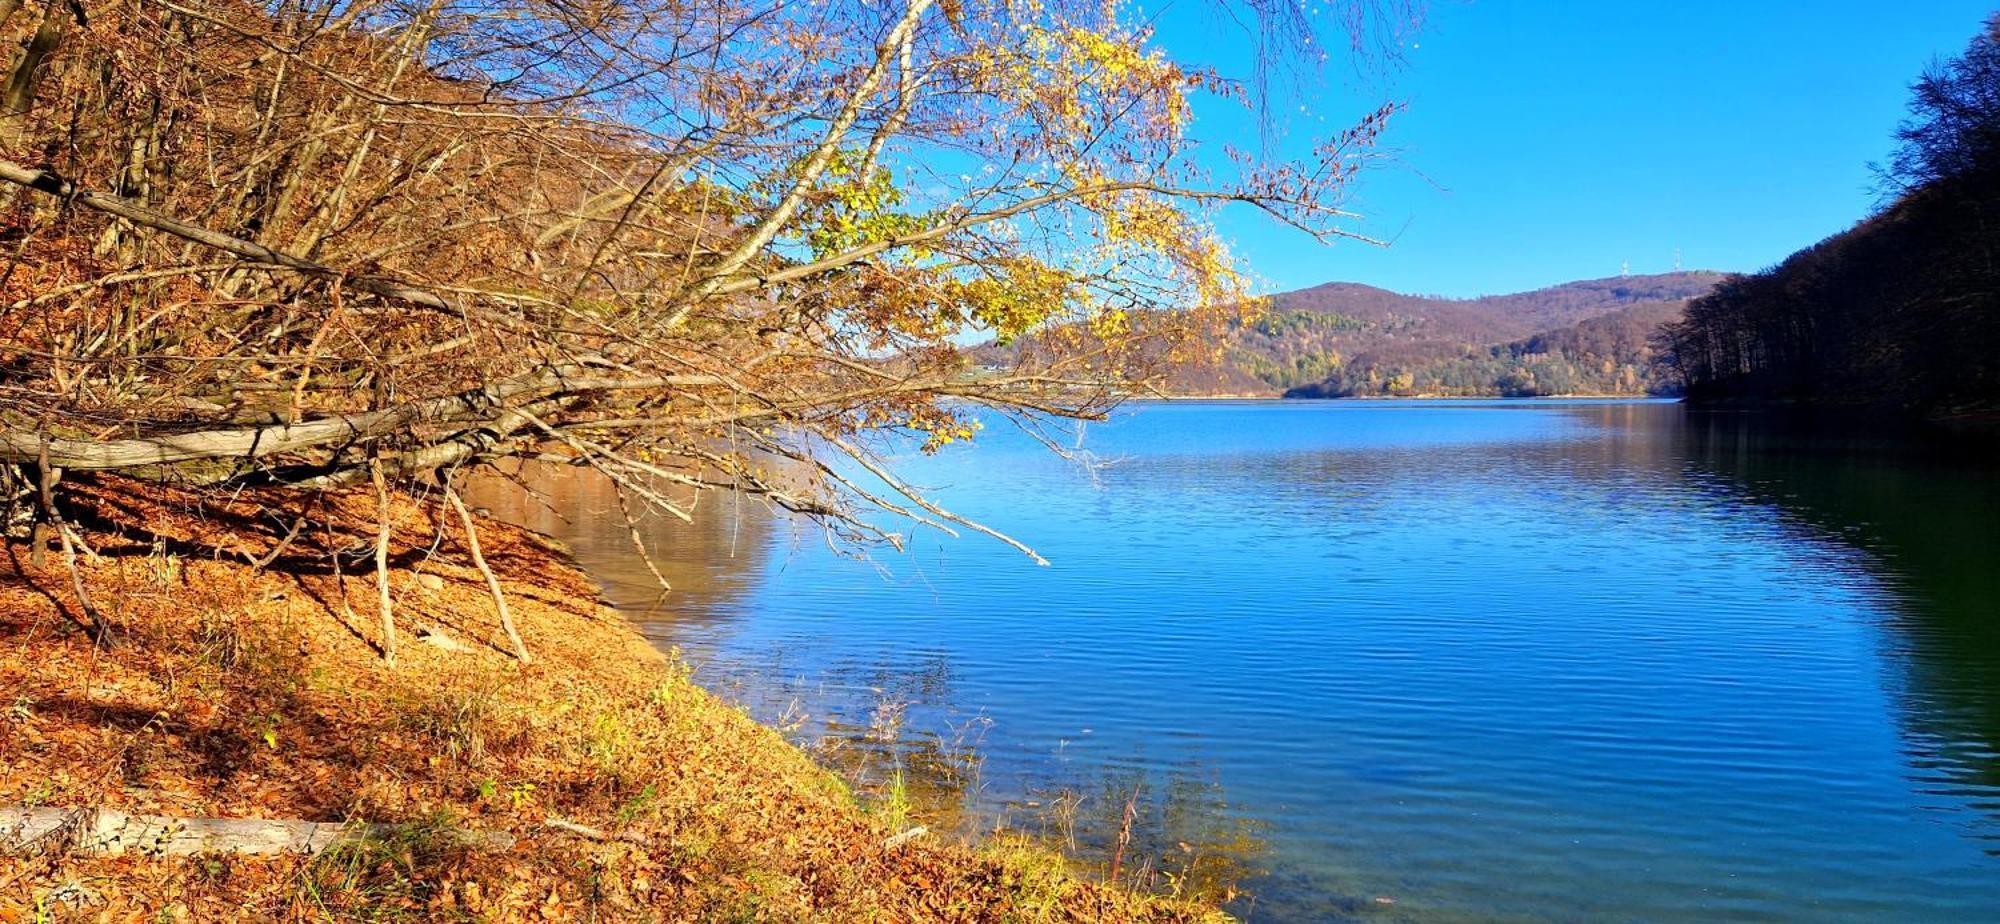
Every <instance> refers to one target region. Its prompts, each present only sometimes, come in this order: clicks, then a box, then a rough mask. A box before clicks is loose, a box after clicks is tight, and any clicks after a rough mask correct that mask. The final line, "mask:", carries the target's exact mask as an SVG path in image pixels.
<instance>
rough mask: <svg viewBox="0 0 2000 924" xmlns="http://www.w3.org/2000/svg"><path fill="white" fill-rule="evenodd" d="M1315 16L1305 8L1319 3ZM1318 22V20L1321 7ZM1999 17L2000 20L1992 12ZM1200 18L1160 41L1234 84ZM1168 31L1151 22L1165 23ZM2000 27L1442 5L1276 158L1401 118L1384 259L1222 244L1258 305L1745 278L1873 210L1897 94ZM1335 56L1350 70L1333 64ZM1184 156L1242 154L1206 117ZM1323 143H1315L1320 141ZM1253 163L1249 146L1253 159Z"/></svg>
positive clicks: (1949, 6) (1254, 232)
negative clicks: (1200, 138)
mask: <svg viewBox="0 0 2000 924" xmlns="http://www.w3.org/2000/svg"><path fill="white" fill-rule="evenodd" d="M1308 2H1313V0H1308ZM1321 2H1324V0H1321ZM1988 2H1989V3H1991V2H1994V0H1988ZM1188 3H1190V0H1177V2H1176V3H1175V4H1174V5H1173V6H1165V5H1163V4H1161V3H1159V2H1158V0H1155V2H1154V3H1151V4H1149V6H1150V7H1151V8H1153V9H1163V12H1164V16H1163V18H1162V20H1161V27H1160V28H1161V31H1160V33H1159V36H1158V38H1159V41H1160V42H1161V43H1162V44H1164V45H1165V46H1166V47H1167V48H1168V49H1169V50H1170V51H1172V52H1173V53H1174V54H1176V55H1177V56H1187V57H1194V58H1196V59H1197V60H1199V59H1201V57H1202V56H1203V55H1207V56H1210V60H1211V61H1214V62H1215V63H1218V64H1220V65H1223V66H1225V67H1228V68H1230V69H1240V65H1241V64H1242V60H1241V58H1240V57H1237V58H1233V59H1232V58H1227V57H1224V58H1217V57H1215V56H1216V55H1236V54H1240V53H1241V49H1240V48H1238V49H1234V50H1228V51H1225V50H1223V49H1227V48H1228V47H1229V46H1230V45H1232V44H1241V43H1231V42H1223V41H1218V38H1217V37H1218V31H1217V30H1219V29H1220V30H1222V31H1224V32H1226V31H1227V29H1226V28H1225V27H1223V26H1221V25H1220V24H1218V23H1217V22H1215V21H1214V19H1213V17H1212V16H1211V15H1209V14H1205V13H1200V14H1198V13H1194V12H1192V11H1191V10H1190V8H1189V7H1182V6H1180V4H1188ZM1163 7H1164V8H1163ZM1992 9H1993V7H1991V6H1987V5H1985V4H1982V3H1979V2H1967V0H1920V2H1907V3H1894V4H1884V3H1880V2H1873V3H1863V2H1855V0H1830V2H1820V3H1806V2H1797V0H1739V2H1719V0H1681V2H1666V0H1661V2H1631V3H1624V2H1608V0H1605V2H1581V0H1513V2H1505V0H1436V2H1434V3H1433V4H1432V5H1431V6H1430V9H1429V13H1428V19H1427V21H1426V23H1425V25H1424V27H1423V29H1422V31H1421V32H1418V33H1416V34H1414V35H1413V36H1411V41H1410V43H1409V44H1410V46H1411V47H1408V48H1407V49H1406V50H1405V53H1404V60H1403V62H1402V64H1401V65H1400V66H1398V67H1394V68H1390V69H1383V68H1380V67H1377V68H1374V69H1373V70H1369V71H1362V72H1357V71H1356V70H1355V69H1354V68H1353V67H1352V66H1351V65H1350V64H1348V63H1347V62H1345V61H1342V60H1341V56H1339V55H1336V57H1335V59H1334V60H1333V61H1332V63H1331V64H1330V66H1329V67H1328V69H1327V70H1326V71H1325V76H1326V77H1327V79H1328V83H1329V84H1330V86H1328V87H1326V88H1325V89H1324V90H1322V91H1319V92H1318V98H1317V99H1315V100H1306V101H1304V102H1306V103H1307V104H1308V107H1309V110H1310V111H1309V112H1306V113H1299V112H1297V107H1298V105H1299V103H1300V102H1301V101H1299V100H1293V101H1292V103H1291V108H1290V112H1291V114H1292V116H1293V124H1292V127H1291V128H1290V129H1288V133H1287V137H1286V138H1284V139H1282V140H1281V141H1280V142H1279V144H1280V146H1281V148H1283V147H1295V146H1303V145H1304V144H1306V143H1307V142H1308V140H1309V137H1310V136H1311V135H1313V134H1315V133H1320V132H1324V131H1326V130H1328V129H1331V128H1336V127H1339V126H1342V125H1345V124H1347V123H1348V122H1350V121H1352V119H1353V118H1354V117H1355V116H1357V115H1358V114H1359V113H1361V112H1363V111H1365V110H1366V109H1367V108H1368V104H1370V103H1373V102H1379V101H1382V100H1384V99H1397V100H1402V101H1404V102H1406V103H1407V104H1408V106H1409V110H1408V112H1406V113H1405V114H1403V116H1402V117H1401V118H1400V119H1399V120H1398V121H1397V122H1395V123H1394V124H1393V125H1392V126H1391V130H1390V133H1389V137H1388V139H1387V147H1388V148H1390V149H1391V150H1392V153H1393V155H1394V159H1393V161H1390V162H1385V163H1382V164H1380V165H1379V166H1377V167H1376V168H1375V169H1374V170H1373V171H1372V172H1371V173H1368V174H1365V175H1364V177H1363V179H1362V180H1361V182H1360V184H1359V187H1358V188H1357V189H1356V190H1355V193H1354V196H1353V198H1352V200H1351V205H1352V207H1353V208H1355V209H1356V210H1357V211H1361V212H1364V213H1366V215H1367V216H1368V220H1367V221H1365V222H1363V223H1360V224H1357V225H1356V226H1355V230H1357V231H1360V232H1363V233H1367V234H1369V235H1371V236H1376V237H1385V238H1393V239H1394V244H1393V246H1391V247H1390V248H1388V249H1386V250H1384V249H1378V248H1374V247H1370V246H1367V245H1360V244H1345V243H1343V244H1338V245H1335V246H1333V247H1325V246H1322V245H1319V244H1317V243H1316V242H1314V241H1312V240H1311V239H1310V238H1307V237H1305V236H1303V235H1299V234H1296V233H1293V232H1288V231H1285V230H1284V229H1281V228H1276V227H1273V226H1271V225H1270V224H1268V223H1267V222H1263V221H1260V220H1258V219H1257V218H1256V216H1255V215H1254V213H1250V212H1247V211H1245V212H1243V213H1231V214H1227V215H1225V216H1224V219H1223V230H1224V233H1225V234H1226V236H1227V237H1228V238H1229V239H1230V240H1231V241H1232V243H1233V244H1234V246H1235V248H1236V250H1237V252H1238V254H1239V255H1241V256H1242V257H1244V258H1245V259H1246V260H1247V262H1248V263H1249V266H1250V269H1251V270H1252V271H1253V272H1254V273H1255V274H1256V275H1257V276H1258V277H1259V278H1260V279H1262V280H1264V281H1265V283H1266V286H1265V287H1266V288H1269V289H1274V290H1277V289H1292V288H1299V287H1302V286H1308V285H1313V284H1315V283H1320V282H1326V281H1330V280H1347V281H1355V282H1364V283H1369V284H1372V285H1379V286H1382V287H1384V288H1388V289H1394V290H1397V291H1403V292H1414V293H1435V294H1444V295H1453V296H1469V295H1477V294H1481V293H1495V292H1510V291H1519V290H1524V289H1532V288H1537V287H1540V286H1544V285H1550V284H1553V283H1558V282H1564V281H1568V280H1571V279H1585V278H1597V277H1603V276H1612V275H1616V274H1617V273H1618V271H1619V265H1620V263H1621V262H1622V261H1627V260H1629V261H1630V262H1631V269H1632V272H1634V273H1647V272H1664V271H1666V270H1669V269H1671V268H1672V267H1673V261H1674V249H1675V248H1676V247H1679V248H1680V249H1681V253H1682V263H1683V265H1684V266H1685V267H1686V268H1688V269H1720V270H1731V271H1747V270H1755V269H1759V268H1761V267H1764V266H1767V265H1769V264H1771V263H1774V262H1776V261H1777V260H1779V259H1781V258H1783V257H1784V256H1785V255H1786V254H1788V253H1790V252H1792V251H1793V250H1796V249H1798V248H1799V247H1802V246H1804V245H1806V244H1810V243H1812V242H1813V241H1816V240H1818V239H1820V238H1822V237H1825V236H1826V235H1828V234H1832V233H1834V232H1837V231H1839V230H1841V229H1843V228H1845V227H1847V226H1849V225H1851V224H1853V223H1854V222H1855V221H1856V220H1858V219H1859V218H1861V217H1862V216H1863V215H1864V214H1866V213H1867V212H1868V210H1869V209H1870V208H1871V207H1872V205H1873V204H1874V202H1875V198H1876V197H1875V193H1874V191H1873V180H1872V176H1871V174H1870V172H1869V169H1868V163H1869V162H1870V161H1877V160H1881V159H1882V158H1883V157H1884V156H1885V155H1886V154H1887V153H1888V151H1889V150H1890V147H1891V140H1890V133H1891V131H1892V130H1893V128H1894V126H1895V124H1896V122H1897V121H1898V119H1900V118H1901V117H1902V114H1903V112H1904V103H1905V100H1906V98H1907V88H1908V85H1909V83H1910V82H1911V81H1912V80H1913V79H1914V78H1915V77H1916V76H1917V75H1918V73H1919V72H1920V71H1921V70H1922V68H1923V67H1924V66H1925V65H1926V64H1927V63H1928V62H1929V61H1931V60H1932V59H1933V58H1934V57H1937V56H1940V55H1944V56H1949V55H1953V54H1956V53H1958V52H1959V51H1960V50H1961V49H1963V47H1964V46H1965V43H1966V41H1967V40H1968V39H1970V38H1971V37H1972V35H1973V34H1974V32H1976V31H1977V29H1978V28H1979V25H1980V23H1981V22H1982V20H1983V19H1984V17H1985V15H1986V14H1987V13H1988V12H1990V11H1991V10H1992ZM1343 50H1344V49H1343ZM1197 116H1198V120H1199V121H1198V124H1197V132H1198V133H1206V134H1207V135H1209V136H1210V137H1213V136H1215V135H1217V134H1228V135H1232V136H1238V137H1240V136H1241V135H1242V134H1244V133H1246V132H1248V131H1249V130H1250V128H1249V126H1248V125H1246V124H1244V120H1243V119H1242V118H1241V117H1240V116H1236V115H1233V114H1230V113H1228V112H1226V111H1224V110H1223V109H1221V108H1219V107H1212V106H1209V107H1203V108H1200V109H1198V110H1197ZM1322 120H1323V121H1322ZM1246 140H1247V139H1246Z"/></svg>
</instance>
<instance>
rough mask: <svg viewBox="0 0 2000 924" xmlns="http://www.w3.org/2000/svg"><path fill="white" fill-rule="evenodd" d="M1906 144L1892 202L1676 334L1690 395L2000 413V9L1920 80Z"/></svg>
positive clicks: (1888, 181)
mask: <svg viewBox="0 0 2000 924" xmlns="http://www.w3.org/2000/svg"><path fill="white" fill-rule="evenodd" d="M1896 137H1897V141H1898V143H1899V144H1898V147H1897V149H1896V151H1895V153H1894V154H1893V155H1892V156H1891V158H1890V160H1889V161H1888V162H1887V163H1886V164H1884V165H1882V166H1881V168H1880V170H1881V174H1882V180H1883V183H1884V184H1885V188H1886V189H1887V190H1888V193H1887V195H1889V196H1890V197H1891V199H1890V202H1889V204H1888V205H1887V206H1886V207H1885V208H1883V209H1882V210H1881V211H1880V212H1878V213H1876V214H1875V215H1873V216H1870V217H1869V218H1867V219H1866V220H1864V221H1862V222H1861V223H1860V224H1858V225H1856V226H1855V227H1853V228H1851V229H1849V230H1847V231H1844V232H1842V233H1840V234H1836V235H1834V236H1832V237H1829V238H1827V239H1826V240H1823V241H1820V242H1819V243H1817V244H1814V245H1812V246H1811V247H1807V248H1805V249H1804V250H1801V251H1799V252H1798V253H1795V254H1793V255H1791V256H1790V257H1787V258H1786V259H1785V260H1784V261H1783V262H1781V263H1779V264H1778V265H1777V266H1774V267H1772V268H1770V269H1767V270H1765V271H1763V272H1760V273H1755V274H1752V275H1747V276H1740V277H1735V278H1732V279H1730V280H1728V281H1726V282H1724V283H1722V284H1721V285H1720V286H1718V287H1717V289H1716V291H1715V292H1714V293H1712V294H1710V295H1708V296H1705V297H1703V298H1698V299H1695V300H1694V301H1693V302H1691V303H1689V305H1688V309H1687V316H1686V318H1685V319H1683V320H1682V321H1680V322H1679V323H1676V324H1671V325H1669V326H1668V327H1667V328H1666V331H1665V332H1666V340H1667V346H1668V350H1667V351H1666V359H1667V361H1668V362H1670V363H1671V364H1672V365H1673V366H1674V367H1675V368H1676V370H1677V371H1678V372H1679V374H1680V375H1681V377H1682V378H1683V379H1684V381H1685V383H1686V394H1687V397H1688V399H1689V400H1690V401H1692V402H1695V403H1717V402H1759V403H1799V404H1813V405H1839V406H1870V407H1878V408H1884V409H1894V410H1899V411H1906V412H1913V413H1918V414H1924V415H1952V414H1965V413H1978V412H1986V411H1992V410H1993V409H1995V408H1996V407H2000V260H1996V254H1995V243H1996V240H2000V15H1996V16H1995V17H1993V18H1990V19H1988V20H1987V22H1986V24H1985V27H1984V28H1983V29H1982V31H1981V32H1980V34H1979V35H1978V36H1977V37H1976V38H1974V39H1973V40H1972V42H1971V44H1970V46H1969V47H1968V48H1967V50H1966V52H1965V54H1964V55H1963V56H1961V57H1959V58H1956V59H1953V60H1950V61H1945V62H1940V63H1938V64H1936V65H1933V66H1932V67H1931V68H1930V69H1928V70H1927V71H1926V72H1925V73H1924V75H1923V76H1922V77H1921V78H1920V79H1919V80H1918V81H1917V82H1916V84H1915V85H1914V86H1913V87H1912V98H1911V102H1910V115H1909V117H1908V118H1907V119H1906V120H1905V121H1904V122H1903V124H1902V125H1901V126H1899V127H1898V129H1897V132H1896Z"/></svg>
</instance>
